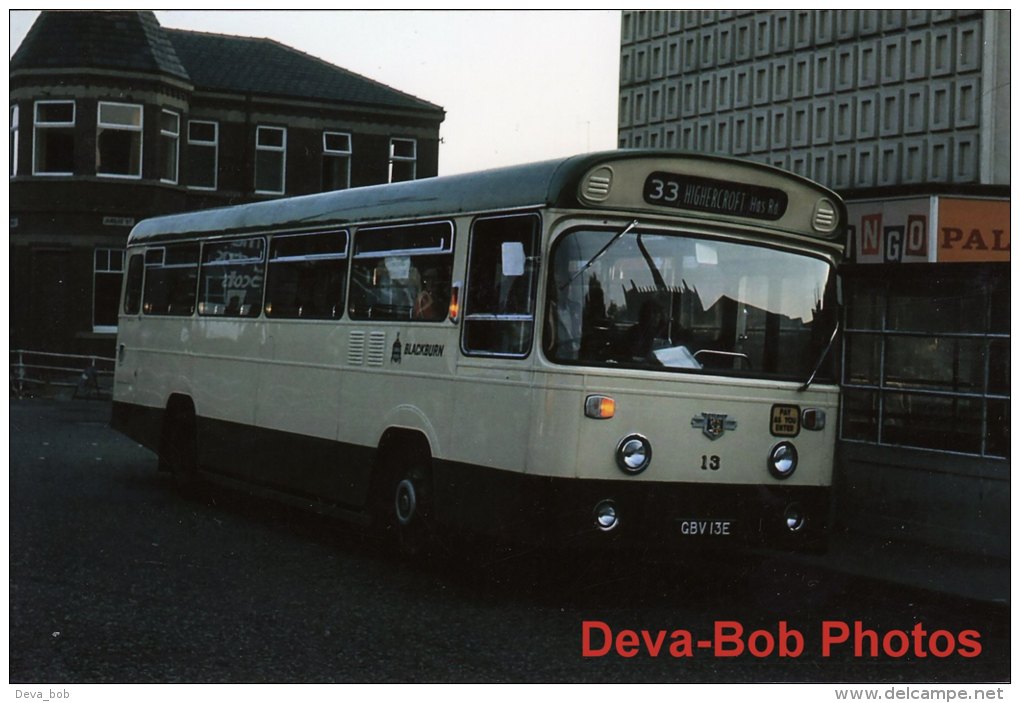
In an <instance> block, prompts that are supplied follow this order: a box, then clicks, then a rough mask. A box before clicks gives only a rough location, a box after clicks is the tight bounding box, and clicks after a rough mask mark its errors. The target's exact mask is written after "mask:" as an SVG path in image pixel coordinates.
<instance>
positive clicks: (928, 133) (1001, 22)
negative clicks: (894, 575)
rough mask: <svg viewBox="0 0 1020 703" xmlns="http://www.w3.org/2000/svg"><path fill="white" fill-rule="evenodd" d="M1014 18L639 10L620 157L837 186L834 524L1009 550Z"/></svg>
mask: <svg viewBox="0 0 1020 703" xmlns="http://www.w3.org/2000/svg"><path fill="white" fill-rule="evenodd" d="M1009 41H1010V28H1009V12H1008V11H988V10H984V11H982V10H955V11H954V10H787V11H770V12H750V11H716V10H707V11H673V12H666V11H641V12H637V11H634V12H630V11H628V12H624V13H623V16H622V36H621V55H620V58H621V61H620V96H619V109H620V112H619V145H620V146H621V147H645V148H647V147H651V148H670V149H683V150H691V151H698V152H703V153H719V154H729V155H733V156H738V157H743V158H748V159H752V160H757V161H762V162H765V163H769V164H772V165H775V166H778V167H780V168H784V169H787V170H790V171H793V172H795V173H799V174H801V175H803V176H806V177H808V178H812V179H814V180H817V181H819V182H821V183H823V184H825V185H828V186H829V187H832V188H834V189H835V190H837V191H838V192H840V193H841V194H842V195H843V196H844V198H845V199H846V200H847V203H848V208H849V212H850V223H849V224H850V232H849V237H848V260H847V264H846V266H845V267H844V271H843V275H844V281H845V290H846V302H847V311H846V317H845V320H844V322H845V328H844V329H845V334H844V344H843V349H842V358H843V385H844V388H845V393H844V406H843V412H842V418H841V427H840V447H839V450H840V451H839V454H840V457H841V459H840V464H839V466H838V469H837V478H836V481H837V483H836V488H837V491H836V499H837V510H838V515H837V519H838V520H839V521H840V522H842V523H843V524H844V525H849V526H852V527H854V528H855V529H863V530H867V531H871V532H873V533H875V534H879V535H889V536H895V537H897V538H905V539H908V540H917V541H919V542H923V543H927V544H931V545H938V546H941V547H947V548H951V549H956V550H964V551H968V552H972V553H977V554H982V555H992V556H999V557H1001V556H1006V555H1008V553H1009V521H1010V512H1009V452H1010V450H1009V415H1010V413H1009V399H1010V383H1009V348H1010V334H1009V330H1010V328H1009V305H1010V302H1009V301H1010V279H1009V241H1010V237H1009V166H1010V163H1009V138H1010V133H1009V81H1010V76H1009V49H1010V46H1009Z"/></svg>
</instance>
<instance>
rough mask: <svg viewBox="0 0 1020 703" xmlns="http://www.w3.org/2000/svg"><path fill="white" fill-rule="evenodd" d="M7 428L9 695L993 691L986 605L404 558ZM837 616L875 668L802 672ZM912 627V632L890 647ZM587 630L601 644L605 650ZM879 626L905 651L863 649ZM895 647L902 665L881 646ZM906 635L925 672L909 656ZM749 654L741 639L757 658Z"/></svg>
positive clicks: (719, 572) (792, 582) (659, 570)
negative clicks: (919, 687)
mask: <svg viewBox="0 0 1020 703" xmlns="http://www.w3.org/2000/svg"><path fill="white" fill-rule="evenodd" d="M10 412H11V419H10V430H11V446H10V452H11V463H10V672H9V675H10V681H11V682H50V683H104V682H106V683H112V682H117V683H171V682H282V683H291V682H317V683H319V682H322V683H325V682H383V681H386V682H643V681H648V682H688V683H693V682H749V681H750V682H753V681H806V682H837V681H840V682H873V683H880V682H914V683H917V682H931V683H936V682H941V683H946V682H991V681H1007V680H1008V679H1009V634H1010V633H1009V609H1008V607H1007V606H1004V605H993V604H987V603H978V602H975V601H969V600H965V599H961V598H953V597H949V596H944V595H943V596H940V595H936V594H932V593H929V592H927V591H920V590H914V589H910V588H905V587H901V586H893V585H887V584H883V583H881V582H877V581H874V580H868V579H861V578H855V577H850V576H846V575H840V574H837V573H833V572H830V571H827V570H825V569H820V568H817V567H812V566H807V565H803V564H801V565H799V566H794V565H793V564H788V563H786V562H785V561H779V560H766V561H761V562H759V561H755V560H750V559H743V558H741V559H733V558H731V559H728V560H724V561H723V562H720V563H717V564H715V565H711V566H710V565H708V564H706V563H703V562H700V561H692V562H689V563H681V564H672V565H667V564H654V563H647V562H642V561H639V560H637V559H634V560H630V561H629V562H626V563H623V562H621V563H614V564H598V563H594V562H593V561H590V560H589V561H587V562H582V561H580V560H567V559H565V558H564V557H563V555H560V556H556V557H554V556H552V555H532V556H527V557H524V558H521V559H517V560H514V561H511V562H506V563H502V564H499V565H495V566H494V565H490V566H488V567H477V566H464V565H463V564H462V562H461V561H460V560H434V561H432V562H431V563H424V564H423V563H414V562H408V561H407V560H404V559H402V558H399V557H398V556H396V555H394V554H392V553H391V552H390V551H389V550H387V549H386V548H384V547H383V546H382V545H381V544H380V543H379V542H378V541H377V540H376V539H374V538H372V537H371V536H369V535H365V534H363V533H362V532H360V531H358V530H356V529H353V528H351V527H348V526H347V525H344V524H341V523H337V522H334V521H331V520H327V519H325V518H321V517H317V516H314V515H308V514H304V513H298V512H296V511H295V510H293V509H290V508H286V507H283V506H279V505H277V504H274V503H270V502H267V501H264V500H261V499H257V498H253V497H250V496H248V495H246V494H243V493H241V492H237V491H229V490H226V489H221V488H210V489H207V490H205V491H203V493H202V494H200V495H199V496H198V497H188V496H184V495H182V494H181V493H179V492H178V491H177V490H176V489H175V487H174V485H173V483H172V481H171V480H170V478H169V477H168V476H166V475H163V474H160V473H158V472H157V471H156V460H155V457H154V456H153V455H152V454H151V453H149V452H148V451H146V450H144V449H142V448H141V447H139V446H137V445H136V444H135V443H133V442H131V441H130V440H128V439H126V438H124V437H122V436H120V435H118V434H117V433H115V432H113V431H112V430H110V429H109V427H108V425H107V423H108V419H109V404H108V403H105V402H98V401H66V400H39V399H35V400H12V401H11V402H10ZM550 574H553V575H554V576H551V575H550ZM586 621H587V622H589V623H605V625H597V624H589V626H588V633H589V637H588V642H587V644H588V647H589V650H590V651H589V654H592V656H587V657H586V656H584V652H583V646H584V643H585V642H584V637H583V633H584V628H585V626H584V623H585V622H586ZM857 621H860V622H861V623H862V628H864V629H873V630H874V631H875V632H876V639H877V640H879V648H880V649H882V650H883V651H882V652H880V653H879V656H877V657H871V656H868V655H867V652H865V653H864V656H855V655H854V652H853V649H852V647H851V646H850V644H839V643H835V642H834V643H833V645H832V650H831V652H830V656H828V657H826V656H823V652H822V631H823V629H824V628H826V627H828V628H830V633H831V634H833V636H834V637H835V635H838V634H839V630H838V627H839V624H840V623H847V626H848V627H852V626H853V624H854V623H855V622H857ZM783 622H785V623H786V624H785V625H782V624H781V623H783ZM720 623H721V624H720ZM734 623H735V624H734ZM826 623H829V624H828V625H826ZM737 624H738V625H739V626H740V627H741V628H743V630H744V635H743V636H742V637H741V641H742V642H743V643H745V646H746V645H747V644H750V641H751V639H752V638H750V637H748V635H749V633H750V632H752V631H755V630H758V629H763V630H765V631H766V632H768V633H769V634H770V635H771V636H772V641H773V644H774V647H773V649H772V651H771V652H770V653H767V654H762V655H761V656H755V655H753V654H751V653H749V652H747V651H745V652H744V653H743V654H742V655H741V656H728V654H729V653H730V651H727V649H728V646H723V645H724V644H725V642H724V638H721V637H717V636H716V635H717V634H722V635H725V634H731V633H733V632H734V631H735V630H734V629H732V628H735V627H736V626H737ZM918 624H920V627H921V628H922V629H923V630H924V633H925V634H923V635H921V634H919V633H918V634H916V635H915V634H912V633H914V631H915V628H917V627H918ZM606 628H609V629H610V630H611V632H612V635H611V636H612V637H614V638H621V637H622V639H614V640H613V641H612V642H609V643H606V641H605V629H606ZM716 628H722V629H721V630H719V632H718V633H717V630H716ZM727 628H730V629H729V630H727ZM780 628H784V629H785V632H786V635H785V637H784V636H781V635H780V632H781V629H780ZM832 628H835V629H832ZM624 629H630V630H634V631H635V635H634V639H633V640H632V639H631V638H630V635H628V634H626V633H624V634H623V635H622V636H621V634H620V633H621V631H622V630H624ZM642 629H647V630H649V631H650V632H649V634H648V638H649V640H648V643H647V644H646V643H645V640H643V639H642V638H641V635H640V633H639V632H637V631H639V630H642ZM660 630H664V631H665V632H666V635H665V636H664V639H663V640H662V641H663V642H664V643H665V644H664V646H663V647H662V649H660V651H659V655H658V656H651V655H650V654H649V653H648V650H649V649H650V648H654V646H655V644H656V641H657V640H656V637H657V636H658V635H657V634H656V633H658V631H660ZM678 630H687V631H689V632H690V633H691V638H692V639H691V644H690V649H689V650H687V653H688V656H682V657H674V656H671V655H670V653H669V652H670V650H669V648H670V646H671V645H675V646H676V647H677V650H676V652H677V653H678V654H680V653H683V648H682V646H681V645H682V636H681V635H677V634H676V633H677V631H678ZM791 630H795V631H797V632H799V633H802V635H803V647H802V648H801V651H800V652H799V653H797V654H795V655H790V656H780V653H779V650H780V642H783V643H784V644H786V645H788V647H787V649H788V652H787V653H788V654H789V653H790V651H789V650H791V648H792V650H794V651H795V650H796V647H795V645H796V643H797V642H796V638H795V637H794V638H793V639H790V638H791V637H793V636H792V635H790V631H791ZM890 631H900V632H903V633H905V634H904V635H903V637H900V636H899V635H892V636H890V637H891V639H889V640H888V642H885V638H886V633H888V632H890ZM938 631H942V632H943V633H944V634H938V635H935V634H934V633H936V632H938ZM966 631H973V633H976V635H977V636H976V638H975V636H974V635H973V634H971V635H967V634H965V633H966ZM933 635H934V639H932V637H933ZM865 637H866V635H865ZM903 638H906V639H903ZM950 639H951V640H952V642H953V647H952V651H950V652H948V653H946V651H947V647H948V646H949V641H950ZM707 640H712V642H711V643H710V646H707V647H702V646H698V644H697V643H698V642H704V641H707ZM901 640H902V641H908V640H909V648H910V651H909V652H907V653H906V654H904V655H902V656H894V655H895V651H892V652H889V651H885V650H884V647H885V646H886V645H888V647H889V648H890V649H891V650H896V649H897V648H898V647H899V643H900V642H901ZM915 640H917V641H920V643H921V648H922V650H930V649H932V648H933V649H935V650H939V651H940V652H941V653H942V654H943V656H937V655H936V654H935V653H933V652H931V651H925V653H926V655H927V656H923V657H921V656H917V653H916V651H915V649H914V646H915V644H916V642H915ZM768 642H769V638H768V636H766V635H757V636H756V637H755V638H754V643H755V646H756V647H757V648H758V650H759V652H762V651H764V650H765V648H766V645H767V644H768ZM883 642H885V644H882V643H883ZM607 644H608V646H607ZM733 646H735V645H733ZM718 647H721V649H717V648H718ZM603 649H606V650H608V652H607V653H605V654H602V655H599V656H595V655H598V654H599V652H601V651H602V650H603ZM730 650H731V648H730ZM975 650H978V651H977V652H975ZM631 651H634V652H637V653H636V656H633V657H631V656H623V655H624V654H630V653H631Z"/></svg>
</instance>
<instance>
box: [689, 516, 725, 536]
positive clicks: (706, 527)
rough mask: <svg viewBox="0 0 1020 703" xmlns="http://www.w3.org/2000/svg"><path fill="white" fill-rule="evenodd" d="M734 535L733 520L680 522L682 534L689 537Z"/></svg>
mask: <svg viewBox="0 0 1020 703" xmlns="http://www.w3.org/2000/svg"><path fill="white" fill-rule="evenodd" d="M733 533H734V523H733V520H681V521H680V534H682V535H684V536H687V537H729V536H731V535H732V534H733Z"/></svg>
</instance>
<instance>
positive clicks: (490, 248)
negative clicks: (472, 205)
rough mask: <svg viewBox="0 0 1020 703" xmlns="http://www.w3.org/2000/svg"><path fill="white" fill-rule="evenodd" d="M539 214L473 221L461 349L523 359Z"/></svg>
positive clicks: (530, 327)
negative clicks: (462, 346) (462, 345)
mask: <svg viewBox="0 0 1020 703" xmlns="http://www.w3.org/2000/svg"><path fill="white" fill-rule="evenodd" d="M538 234H539V218H538V216H537V215H523V216H522V215H516V216H512V217H489V218H484V219H478V220H475V223H474V227H473V228H472V232H471V250H470V253H469V261H468V279H467V286H468V290H467V301H466V305H465V310H464V342H463V344H464V351H465V352H466V353H468V354H479V355H493V356H515V357H525V356H527V355H528V353H529V351H530V350H531V340H532V337H533V335H534V326H535V289H536V284H537V281H538Z"/></svg>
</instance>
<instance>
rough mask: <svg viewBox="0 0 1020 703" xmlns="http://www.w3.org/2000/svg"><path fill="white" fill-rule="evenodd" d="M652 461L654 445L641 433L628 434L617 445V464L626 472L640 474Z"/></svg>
mask: <svg viewBox="0 0 1020 703" xmlns="http://www.w3.org/2000/svg"><path fill="white" fill-rule="evenodd" d="M651 463H652V445H651V444H649V443H648V440H647V439H645V438H644V437H642V436H641V435H639V434H632V435H627V436H626V437H624V438H623V439H621V440H620V443H619V444H618V445H617V447H616V464H617V466H619V467H620V470H621V471H623V472H624V473H625V474H631V475H634V474H639V473H641V472H642V471H644V470H645V469H647V468H648V465H649V464H651Z"/></svg>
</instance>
